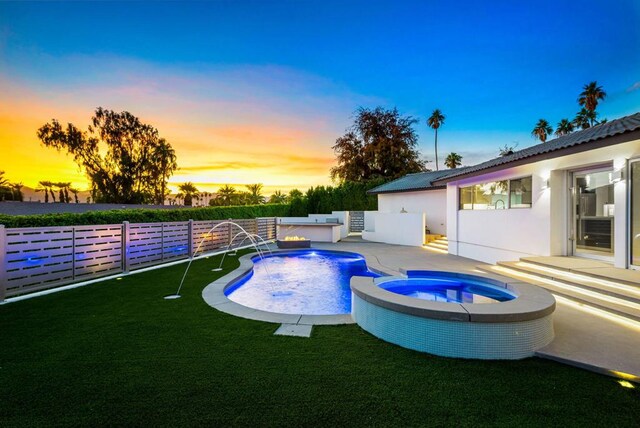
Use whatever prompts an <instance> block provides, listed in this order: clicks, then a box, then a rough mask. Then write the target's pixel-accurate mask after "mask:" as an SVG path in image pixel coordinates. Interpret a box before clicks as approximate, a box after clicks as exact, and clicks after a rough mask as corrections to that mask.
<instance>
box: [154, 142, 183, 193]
mask: <svg viewBox="0 0 640 428" xmlns="http://www.w3.org/2000/svg"><path fill="white" fill-rule="evenodd" d="M153 158H154V159H155V162H156V164H155V165H156V168H157V171H156V174H157V177H158V181H157V183H156V186H155V187H156V195H155V199H156V201H155V202H156V204H158V205H164V199H165V197H166V196H167V180H168V179H169V177H170V176H171V174H172V173H173V171H175V170H176V169H177V168H178V162H177V160H178V158H177V157H176V151H175V150H173V147H171V144H169V143H167V141H166V140H165V139H164V138H161V139H160V140H158V145H157V146H156V147H155V148H154V149H153Z"/></svg>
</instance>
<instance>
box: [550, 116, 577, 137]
mask: <svg viewBox="0 0 640 428" xmlns="http://www.w3.org/2000/svg"><path fill="white" fill-rule="evenodd" d="M574 129H575V128H574V127H573V123H572V122H571V121H570V120H569V119H562V120H561V121H560V122H558V124H557V125H556V132H555V135H556V137H561V136H563V135H567V134H571V133H572V132H573V130H574Z"/></svg>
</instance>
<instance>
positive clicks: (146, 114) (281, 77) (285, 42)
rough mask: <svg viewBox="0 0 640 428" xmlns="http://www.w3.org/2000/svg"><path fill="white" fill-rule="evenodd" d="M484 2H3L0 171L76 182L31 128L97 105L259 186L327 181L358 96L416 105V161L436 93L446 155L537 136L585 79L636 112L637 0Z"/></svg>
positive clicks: (72, 118)
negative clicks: (336, 146) (138, 120)
mask: <svg viewBox="0 0 640 428" xmlns="http://www.w3.org/2000/svg"><path fill="white" fill-rule="evenodd" d="M445 3H446V4H445ZM480 3H488V2H476V1H473V2H427V1H423V2H405V1H395V2H374V1H368V2H356V1H353V2H351V1H346V2H345V1H321V2H320V1H318V2H312V1H293V0H291V1H255V2H245V1H200V2H194V3H187V2H121V3H120V2H69V3H57V2H34V3H28V2H0V170H4V171H6V175H7V177H8V178H9V179H11V180H13V181H22V182H23V183H24V184H25V185H27V186H31V187H34V186H35V185H36V184H37V182H38V181H40V180H53V181H72V182H73V183H74V184H75V185H76V186H78V187H80V188H86V187H87V183H86V180H85V178H84V174H83V173H82V171H80V170H79V169H78V167H77V166H76V165H75V164H74V163H73V162H72V160H71V159H70V158H68V157H66V156H65V155H64V154H58V153H56V152H55V151H54V150H52V149H46V148H43V147H41V145H40V143H39V142H38V140H37V138H36V130H37V129H38V128H39V127H40V126H42V125H43V124H44V123H46V122H47V121H49V120H51V119H52V118H56V119H58V120H60V121H61V122H63V123H66V122H72V123H74V124H75V125H77V126H79V127H81V128H83V129H85V128H86V126H87V125H88V124H89V119H90V117H91V115H92V113H93V111H94V110H95V108H96V107H98V106H102V107H104V108H108V109H112V110H116V111H122V110H126V111H129V112H131V113H133V114H134V115H136V116H138V117H140V118H141V119H142V120H143V121H145V122H147V123H150V124H152V125H154V126H155V127H156V128H158V130H159V131H160V135H161V136H163V137H165V138H166V139H167V140H168V141H169V142H170V143H171V144H172V145H173V147H174V148H175V149H176V152H177V155H178V163H179V166H180V169H179V171H177V173H176V174H175V175H174V177H172V179H171V183H174V184H175V183H182V182H185V181H192V182H194V183H195V184H196V186H197V187H198V188H199V189H200V190H206V191H215V190H216V189H217V188H218V186H220V185H222V184H227V183H228V184H233V185H243V184H249V183H256V182H261V183H264V185H265V188H266V191H267V193H270V192H271V191H273V190H275V189H281V190H284V191H288V190H289V189H291V188H294V187H297V188H300V189H306V188H307V187H309V186H312V185H318V184H330V179H329V168H330V167H331V166H333V164H334V154H333V152H332V149H331V146H332V145H333V144H334V142H335V140H336V138H338V137H339V136H340V135H342V134H343V133H344V131H345V128H346V127H348V126H349V124H350V121H351V119H352V115H353V112H354V111H355V110H356V109H357V108H358V107H360V106H363V107H375V106H378V105H381V106H384V107H389V108H390V107H394V106H395V107H397V108H398V109H399V110H400V112H401V113H403V114H407V115H412V116H415V117H417V118H419V119H420V123H419V124H418V125H417V126H416V130H417V132H418V134H419V136H420V149H421V152H422V154H423V156H424V157H425V158H426V159H428V160H433V159H434V155H433V131H432V130H430V129H429V128H427V126H426V124H425V120H426V117H427V116H428V115H429V114H430V113H431V111H432V110H433V109H434V108H440V109H441V110H442V111H443V112H444V114H445V115H446V116H447V120H446V123H445V125H444V126H443V127H442V128H441V131H440V133H439V138H440V140H439V143H440V144H439V148H440V150H439V153H440V155H441V156H440V159H441V161H442V160H443V159H444V157H445V155H446V154H447V153H449V152H451V151H455V152H457V153H459V154H461V155H462V156H463V163H464V164H465V165H470V164H473V163H476V162H479V161H482V160H486V159H488V158H490V157H494V156H495V155H497V152H498V149H499V147H501V146H504V145H505V144H508V145H514V144H518V148H523V147H527V146H529V145H532V144H535V141H534V140H533V139H532V137H531V135H530V131H531V129H532V128H533V126H534V124H535V123H536V122H537V120H538V119H539V118H546V119H547V120H549V121H550V122H551V123H552V124H554V125H555V124H556V123H557V122H558V121H559V120H560V119H562V118H563V117H568V118H573V116H574V115H575V113H576V111H577V110H578V106H577V103H576V98H577V96H578V94H579V92H580V91H581V88H582V86H583V85H584V84H585V83H588V82H590V81H592V80H597V81H598V83H599V84H600V85H602V86H603V87H604V89H605V90H606V91H607V93H608V94H609V96H608V97H607V99H606V100H605V102H603V103H602V104H601V106H600V107H599V108H598V110H599V111H600V114H601V116H602V117H607V118H609V119H614V118H617V117H621V116H624V115H627V114H631V113H634V112H637V111H640V25H639V23H640V3H639V2H638V1H616V2H611V1H606V2H605V1H602V2H590V1H575V2H564V1H549V2H536V4H535V5H530V4H529V2H513V1H504V2H502V1H495V2H491V4H490V5H486V4H483V5H478V4H480ZM432 167H433V166H432Z"/></svg>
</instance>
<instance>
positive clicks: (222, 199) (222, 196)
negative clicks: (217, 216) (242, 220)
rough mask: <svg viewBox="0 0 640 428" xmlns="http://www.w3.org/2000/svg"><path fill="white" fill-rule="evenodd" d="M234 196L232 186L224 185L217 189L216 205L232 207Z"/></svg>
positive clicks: (234, 191) (234, 192) (234, 190)
mask: <svg viewBox="0 0 640 428" xmlns="http://www.w3.org/2000/svg"><path fill="white" fill-rule="evenodd" d="M235 196H236V189H235V187H233V186H230V185H228V184H225V185H224V186H222V187H221V188H219V189H218V196H217V197H216V199H215V201H216V203H218V204H220V205H223V206H229V205H233V202H234V200H235Z"/></svg>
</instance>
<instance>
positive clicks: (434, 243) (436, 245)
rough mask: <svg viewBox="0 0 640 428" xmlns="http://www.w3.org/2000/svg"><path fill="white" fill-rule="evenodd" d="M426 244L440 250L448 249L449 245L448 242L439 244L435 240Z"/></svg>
mask: <svg viewBox="0 0 640 428" xmlns="http://www.w3.org/2000/svg"><path fill="white" fill-rule="evenodd" d="M427 245H428V246H430V247H435V248H440V249H441V250H446V251H449V245H448V244H439V243H437V242H430V243H428V244H427Z"/></svg>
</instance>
